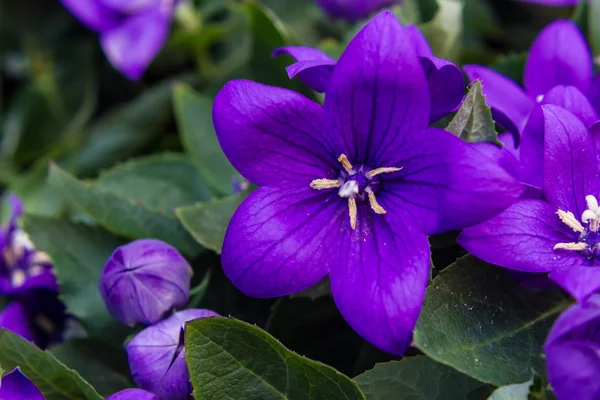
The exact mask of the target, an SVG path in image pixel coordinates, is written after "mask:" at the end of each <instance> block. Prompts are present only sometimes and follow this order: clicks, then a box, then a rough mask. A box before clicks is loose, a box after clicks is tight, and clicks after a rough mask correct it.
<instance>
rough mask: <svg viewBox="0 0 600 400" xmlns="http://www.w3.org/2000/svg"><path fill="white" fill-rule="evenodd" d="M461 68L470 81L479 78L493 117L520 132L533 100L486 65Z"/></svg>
mask: <svg viewBox="0 0 600 400" xmlns="http://www.w3.org/2000/svg"><path fill="white" fill-rule="evenodd" d="M463 70H464V71H465V73H466V74H467V77H468V78H469V79H470V80H471V82H473V81H475V80H477V79H479V80H480V81H481V83H482V84H483V94H485V96H486V100H487V103H488V105H489V106H490V107H492V113H493V116H494V119H495V120H496V122H498V124H500V125H501V126H502V127H504V128H505V129H507V130H508V131H510V132H512V133H517V134H518V133H521V131H522V130H523V128H524V127H525V123H526V122H527V117H528V116H529V113H530V112H531V110H532V109H533V106H534V104H535V103H534V101H533V100H532V99H530V98H529V97H528V96H527V94H526V93H525V92H524V91H523V89H522V88H521V87H520V86H519V85H517V84H516V83H515V82H514V81H512V80H510V79H509V78H507V77H505V76H504V75H501V74H499V73H498V72H496V71H493V70H491V69H489V68H486V67H481V66H478V65H465V66H464V67H463Z"/></svg>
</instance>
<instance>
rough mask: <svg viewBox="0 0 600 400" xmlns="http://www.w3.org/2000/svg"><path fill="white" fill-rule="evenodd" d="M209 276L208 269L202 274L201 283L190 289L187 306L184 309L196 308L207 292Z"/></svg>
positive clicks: (209, 271)
mask: <svg viewBox="0 0 600 400" xmlns="http://www.w3.org/2000/svg"><path fill="white" fill-rule="evenodd" d="M210 275H211V270H210V269H209V270H208V271H206V273H205V274H204V278H202V282H200V283H199V284H198V285H197V286H195V287H193V288H191V289H190V300H189V301H188V305H187V307H186V308H198V307H199V306H200V303H201V302H202V299H203V298H204V295H205V294H206V291H207V290H208V284H209V283H210Z"/></svg>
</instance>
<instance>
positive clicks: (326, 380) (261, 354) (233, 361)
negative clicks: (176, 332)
mask: <svg viewBox="0 0 600 400" xmlns="http://www.w3.org/2000/svg"><path fill="white" fill-rule="evenodd" d="M185 348H186V360H187V364H188V368H189V370H190V376H191V380H192V385H193V386H194V396H195V398H196V399H197V400H203V399H218V400H221V399H224V398H231V399H245V400H275V399H289V400H317V399H322V400H336V399H345V400H351V399H364V396H363V395H362V393H361V392H360V390H359V389H358V387H357V386H356V384H354V382H352V381H351V380H350V379H349V378H348V377H346V376H345V375H342V374H341V373H339V372H337V371H336V370H334V369H333V368H331V367H328V366H326V365H324V364H320V363H317V362H315V361H311V360H309V359H307V358H304V357H301V356H299V355H297V354H296V353H293V352H291V351H290V350H288V349H286V348H285V347H283V346H282V345H281V344H280V343H279V342H278V341H277V340H276V339H275V338H273V337H272V336H270V335H269V334H268V333H266V332H265V331H263V330H261V329H260V328H258V327H256V326H253V325H249V324H246V323H244V322H241V321H237V320H234V319H226V318H202V319H197V320H195V321H192V322H189V323H187V324H186V334H185Z"/></svg>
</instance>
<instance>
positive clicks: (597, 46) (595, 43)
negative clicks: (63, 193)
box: [582, 0, 600, 56]
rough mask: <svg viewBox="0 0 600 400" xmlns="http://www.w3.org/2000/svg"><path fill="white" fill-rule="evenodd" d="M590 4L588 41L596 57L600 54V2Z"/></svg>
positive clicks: (598, 0)
mask: <svg viewBox="0 0 600 400" xmlns="http://www.w3.org/2000/svg"><path fill="white" fill-rule="evenodd" d="M582 3H585V1H582ZM588 3H589V4H588V26H587V27H588V29H589V32H588V40H589V42H590V47H591V49H592V54H593V55H595V56H596V55H598V54H599V53H600V0H590V1H589V2H588Z"/></svg>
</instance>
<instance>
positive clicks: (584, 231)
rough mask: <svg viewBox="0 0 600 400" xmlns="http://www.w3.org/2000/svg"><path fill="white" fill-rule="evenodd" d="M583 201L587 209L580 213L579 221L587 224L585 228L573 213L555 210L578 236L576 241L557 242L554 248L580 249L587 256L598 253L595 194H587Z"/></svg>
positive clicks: (599, 210) (599, 222)
mask: <svg viewBox="0 0 600 400" xmlns="http://www.w3.org/2000/svg"><path fill="white" fill-rule="evenodd" d="M585 201H586V203H587V207H588V209H587V210H585V211H584V212H583V214H582V215H581V221H582V222H583V223H584V224H587V225H588V226H587V228H586V227H584V226H583V225H582V224H581V223H580V222H579V221H578V220H577V219H576V218H575V216H574V215H573V213H571V212H568V211H563V210H560V209H559V210H558V211H557V212H556V214H557V215H558V217H559V218H560V220H561V221H562V222H563V223H564V224H565V225H567V226H568V227H569V228H571V229H573V231H574V232H577V233H579V237H578V238H577V241H576V242H571V243H557V244H556V245H555V246H554V250H567V251H580V252H582V254H583V255H584V256H586V257H588V258H591V257H596V256H598V255H600V235H598V228H600V207H598V200H597V199H596V197H595V196H592V195H588V196H586V197H585Z"/></svg>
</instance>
